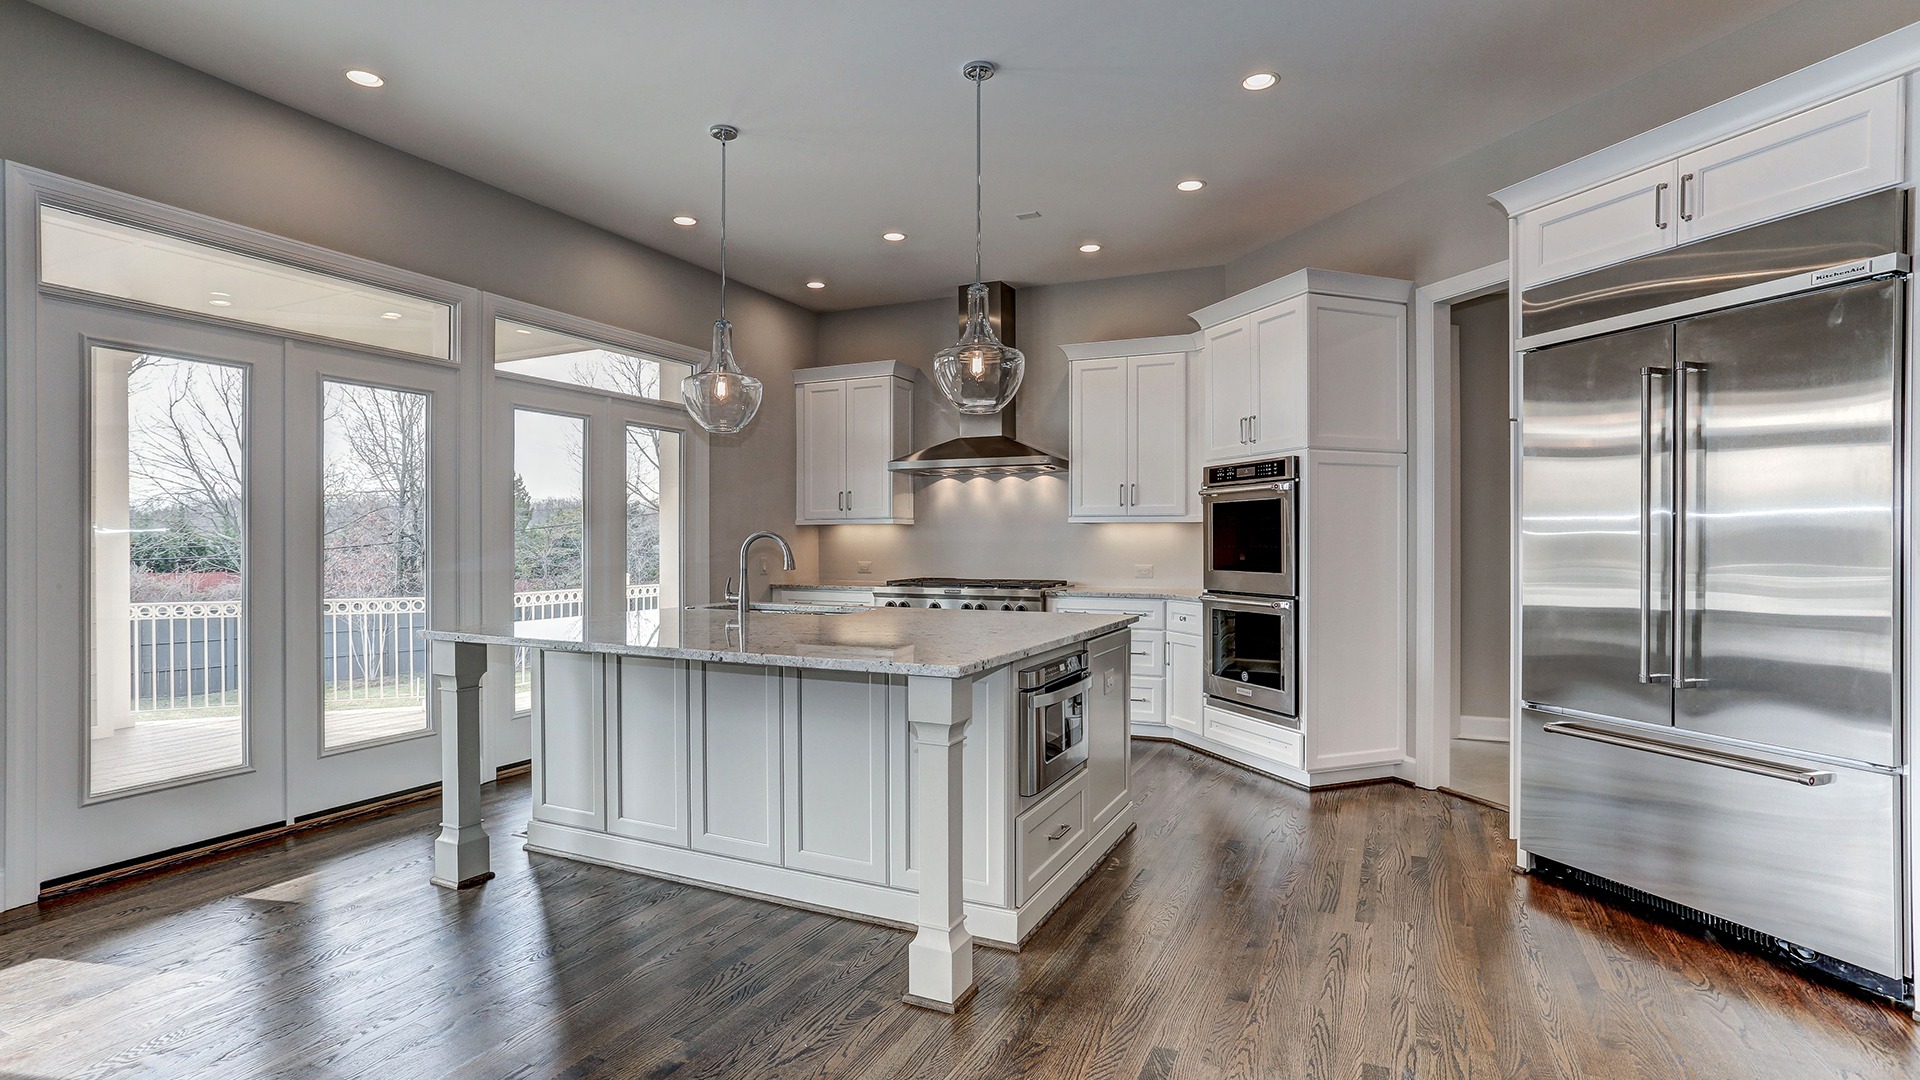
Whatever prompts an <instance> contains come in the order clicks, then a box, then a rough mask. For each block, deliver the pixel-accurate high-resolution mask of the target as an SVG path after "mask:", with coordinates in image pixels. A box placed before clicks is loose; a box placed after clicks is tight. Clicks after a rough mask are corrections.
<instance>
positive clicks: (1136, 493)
mask: <svg viewBox="0 0 1920 1080" xmlns="http://www.w3.org/2000/svg"><path fill="white" fill-rule="evenodd" d="M1127 505H1128V506H1139V505H1140V485H1139V484H1129V485H1127Z"/></svg>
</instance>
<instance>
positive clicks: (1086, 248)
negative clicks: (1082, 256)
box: [1080, 243, 1100, 255]
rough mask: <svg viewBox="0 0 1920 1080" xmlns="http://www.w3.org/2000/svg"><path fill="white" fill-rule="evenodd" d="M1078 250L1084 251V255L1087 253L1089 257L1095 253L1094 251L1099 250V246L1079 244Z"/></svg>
mask: <svg viewBox="0 0 1920 1080" xmlns="http://www.w3.org/2000/svg"><path fill="white" fill-rule="evenodd" d="M1080 250H1081V251H1084V252H1086V253H1087V254H1089V255H1091V254H1093V253H1094V252H1096V251H1099V250H1100V245H1099V244H1091V243H1089V244H1081V245H1080Z"/></svg>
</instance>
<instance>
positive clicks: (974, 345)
mask: <svg viewBox="0 0 1920 1080" xmlns="http://www.w3.org/2000/svg"><path fill="white" fill-rule="evenodd" d="M995 70H997V69H996V68H995V67H994V66H993V65H992V64H991V63H989V62H987V61H985V60H975V61H972V62H971V63H969V64H967V66H966V67H963V68H961V69H960V73H961V74H962V75H965V76H966V77H967V80H968V81H969V82H971V83H973V285H972V286H971V287H970V288H968V289H967V325H966V329H964V330H962V331H961V332H960V340H959V341H957V342H955V343H953V344H952V345H950V346H948V347H947V348H944V349H941V350H940V351H939V352H938V353H936V354H934V357H933V377H934V382H935V383H937V384H938V385H939V387H940V392H941V393H942V394H945V395H946V396H947V400H949V401H951V402H953V403H954V405H956V406H957V407H959V409H960V411H961V412H963V413H971V414H973V415H976V416H981V415H990V414H992V413H997V412H999V411H1000V410H1001V409H1004V408H1006V407H1007V405H1008V403H1009V402H1011V401H1013V395H1014V394H1016V393H1018V392H1019V391H1020V379H1021V377H1022V376H1024V375H1025V374H1026V372H1027V357H1026V354H1025V353H1022V352H1021V351H1020V350H1019V349H1016V348H1014V347H1013V346H1011V345H1006V344H1002V343H1001V341H1000V337H999V335H998V334H995V333H994V332H993V325H992V324H991V323H990V322H988V321H987V287H986V285H985V284H984V283H983V282H982V280H981V273H980V234H981V213H982V210H983V207H984V196H983V192H984V190H985V184H984V183H983V182H982V179H981V173H982V168H981V160H982V154H981V144H982V134H981V120H980V84H981V83H984V82H986V81H987V80H988V79H991V78H993V73H994V71H995Z"/></svg>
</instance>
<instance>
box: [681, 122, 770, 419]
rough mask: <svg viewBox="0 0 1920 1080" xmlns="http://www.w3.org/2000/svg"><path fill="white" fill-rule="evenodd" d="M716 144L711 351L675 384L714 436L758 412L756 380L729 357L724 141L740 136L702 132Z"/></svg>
mask: <svg viewBox="0 0 1920 1080" xmlns="http://www.w3.org/2000/svg"><path fill="white" fill-rule="evenodd" d="M707 133H708V134H709V135H712V136H713V137H714V138H715V139H717V140H719V142H720V317H719V318H718V319H716V320H714V323H713V349H712V352H711V353H710V354H709V355H708V357H707V362H706V363H704V364H702V365H700V368H699V370H697V371H695V372H694V373H693V374H692V375H689V376H687V378H686V379H685V380H683V381H682V382H681V384H680V397H681V399H682V400H684V401H685V402H686V403H687V412H688V414H690V415H691V416H692V417H693V419H694V422H695V423H697V424H699V425H700V426H701V427H703V428H706V429H707V430H708V431H711V432H714V433H715V434H719V435H731V434H733V433H735V432H738V431H741V430H744V429H745V428H746V426H747V425H748V424H751V423H752V422H753V416H754V414H755V413H757V412H759V411H760V392H761V385H760V380H759V379H756V378H754V377H753V376H751V375H748V374H747V373H746V372H744V371H741V370H740V364H739V363H738V362H737V361H735V360H734V358H733V323H731V322H729V321H727V144H728V143H730V142H732V141H733V140H734V139H736V138H739V136H740V130H739V129H738V128H736V127H733V126H732V125H730V124H715V125H714V126H713V127H712V128H710V129H708V132H707Z"/></svg>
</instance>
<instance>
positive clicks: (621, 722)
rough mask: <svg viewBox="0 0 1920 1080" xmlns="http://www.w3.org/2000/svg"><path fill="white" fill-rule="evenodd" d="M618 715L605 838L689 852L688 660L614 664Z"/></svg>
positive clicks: (613, 723) (610, 750)
mask: <svg viewBox="0 0 1920 1080" xmlns="http://www.w3.org/2000/svg"><path fill="white" fill-rule="evenodd" d="M613 663H615V664H617V665H618V666H617V670H618V674H619V688H620V689H619V699H618V700H619V703H620V707H619V708H618V709H617V710H608V730H607V770H608V772H607V791H608V793H609V795H610V798H609V799H608V805H607V831H608V832H610V833H616V834H618V835H621V836H632V837H636V838H638V839H641V840H651V841H653V842H654V843H657V844H673V845H676V846H678V847H686V846H687V835H688V829H687V720H688V717H687V668H688V665H687V663H686V662H685V661H678V660H655V659H651V658H647V657H637V656H630V657H625V658H622V659H620V660H618V661H613Z"/></svg>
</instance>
